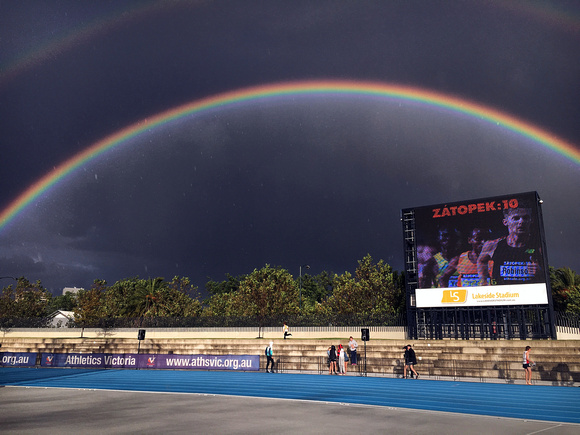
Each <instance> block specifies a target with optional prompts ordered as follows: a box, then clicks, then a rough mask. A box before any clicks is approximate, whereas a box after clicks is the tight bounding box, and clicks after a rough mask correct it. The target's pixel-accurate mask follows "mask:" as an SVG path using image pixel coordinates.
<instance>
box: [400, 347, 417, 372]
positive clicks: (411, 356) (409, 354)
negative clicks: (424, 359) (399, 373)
mask: <svg viewBox="0 0 580 435" xmlns="http://www.w3.org/2000/svg"><path fill="white" fill-rule="evenodd" d="M403 349H405V369H404V371H403V377H404V378H405V379H407V369H409V370H410V371H411V372H413V373H415V377H416V378H417V379H419V373H417V372H416V371H415V365H416V364H417V357H416V356H415V351H414V350H413V348H412V347H411V345H410V344H408V345H407V346H405V347H404V348H403ZM412 377H413V375H412V374H411V378H412Z"/></svg>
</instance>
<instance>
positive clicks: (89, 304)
mask: <svg viewBox="0 0 580 435" xmlns="http://www.w3.org/2000/svg"><path fill="white" fill-rule="evenodd" d="M106 289H107V282H106V281H104V280H99V279H96V280H95V281H94V282H93V285H92V286H91V288H90V289H89V290H80V291H79V293H78V295H77V306H76V307H75V308H74V309H73V311H74V316H75V323H76V324H77V325H79V326H81V327H83V328H84V327H90V326H95V325H96V324H97V322H98V321H99V320H100V319H101V318H103V317H105V315H106V310H105V307H104V300H105V291H106Z"/></svg>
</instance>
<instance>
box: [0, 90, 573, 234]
mask: <svg viewBox="0 0 580 435" xmlns="http://www.w3.org/2000/svg"><path fill="white" fill-rule="evenodd" d="M302 94H308V95H358V96H373V97H377V96H379V97H385V98H391V99H400V100H405V101H414V102H418V103H422V104H425V105H428V106H435V107H441V108H444V109H447V110H450V111H454V112H460V113H464V114H467V115H469V116H473V117H475V118H479V119H483V120H486V121H488V122H490V123H492V124H494V125H496V126H501V127H504V128H506V129H508V130H512V131H514V132H516V133H518V134H520V135H522V136H524V137H527V138H530V139H532V140H533V141H535V142H538V143H539V144H541V145H542V146H544V147H546V148H549V149H552V150H554V151H555V152H557V153H558V154H561V155H563V156H565V157H566V158H569V159H570V160H572V161H574V162H575V163H577V164H580V151H579V150H578V149H577V148H575V147H574V146H573V145H572V144H571V143H569V142H566V141H564V140H563V139H561V138H559V137H557V136H555V135H553V134H550V133H548V132H546V131H545V130H543V129H541V128H539V127H536V126H534V125H532V124H530V123H527V122H525V121H522V120H520V119H518V118H516V117H513V116H511V115H508V114H506V113H503V112H500V111H498V110H494V109H492V108H489V107H486V106H483V105H480V104H477V103H474V102H470V101H467V100H464V99H461V98H458V97H454V96H451V95H447V94H442V93H438V92H433V91H429V90H425V89H420V88H415V87H405V86H400V85H396V84H386V83H377V82H358V81H303V82H286V83H275V84H269V85H262V86H255V87H249V88H242V89H238V90H234V91H231V92H225V93H220V94H216V95H212V96H209V97H207V98H203V99H200V100H196V101H193V102H191V103H187V104H184V105H181V106H178V107H175V108H173V109H170V110H167V111H164V112H161V113H159V114H157V115H155V116H153V117H151V118H147V119H144V120H142V121H140V122H137V123H135V124H133V125H130V126H128V127H126V128H124V129H122V130H120V131H118V132H116V133H114V134H112V135H110V136H107V137H105V138H104V139H102V140H100V141H98V142H96V143H95V144H93V145H91V146H89V147H88V148H86V149H85V150H84V151H81V152H80V153H78V154H76V155H74V156H73V157H71V158H70V159H68V160H66V161H64V162H63V163H61V164H60V165H59V166H58V167H56V168H54V169H53V170H52V171H50V172H49V173H47V174H46V175H44V176H43V177H42V178H40V179H39V180H38V181H36V182H35V183H34V184H32V185H31V186H30V187H29V188H28V189H27V190H26V191H25V192H24V193H22V194H21V195H20V196H18V197H17V198H16V199H15V200H14V201H13V202H12V203H10V204H9V205H8V206H7V207H6V208H5V209H4V210H2V212H1V213H0V230H2V229H3V228H4V227H5V226H6V225H7V224H8V223H9V222H10V221H12V220H13V219H14V218H15V217H16V216H17V215H18V213H20V212H21V211H22V210H23V209H25V208H26V206H27V205H29V204H30V203H32V202H33V201H34V200H35V199H36V198H38V197H39V196H40V195H42V194H43V193H44V192H46V191H47V190H49V189H50V188H51V187H52V186H54V185H55V184H56V183H58V182H59V181H60V180H62V179H63V178H64V177H66V176H67V175H68V174H70V173H72V172H74V171H75V170H76V169H77V168H79V167H81V166H83V165H84V164H85V163H87V162H88V161H90V160H91V159H94V158H95V157H97V156H99V155H101V154H103V153H105V152H107V151H108V150H110V149H111V148H114V147H116V146H119V145H120V144H122V143H123V142H125V141H127V140H128V139H131V138H133V137H136V136H138V135H139V134H141V133H143V132H145V131H148V130H151V129H154V128H155V127H157V126H159V125H162V124H165V123H168V122H171V121H173V120H176V119H179V118H182V117H185V116H189V115H192V114H195V113H200V112H203V111H206V110H210V109H214V108H219V107H224V106H228V105H233V104H238V103H243V102H246V101H251V100H259V99H265V98H279V97H285V96H297V95H302Z"/></svg>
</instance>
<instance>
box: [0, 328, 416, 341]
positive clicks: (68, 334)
mask: <svg viewBox="0 0 580 435" xmlns="http://www.w3.org/2000/svg"><path fill="white" fill-rule="evenodd" d="M361 328H362V327H358V326H353V327H304V328H292V329H291V330H290V332H291V334H292V338H294V339H297V338H298V339H324V338H336V339H340V340H346V341H348V338H349V337H350V336H351V335H352V336H353V337H354V338H355V339H356V340H357V341H360V336H361ZM144 329H145V331H146V333H145V337H146V338H147V339H163V338H176V339H177V338H183V339H187V338H197V339H209V338H217V339H219V338H229V339H249V338H258V337H259V338H264V339H278V338H283V333H282V329H281V328H262V330H261V331H259V330H258V328H257V327H256V328H144ZM369 329H370V338H371V339H376V340H379V339H380V340H404V339H405V338H406V336H407V328H405V327H403V326H396V327H387V326H384V327H383V326H381V327H369ZM137 331H138V328H122V329H113V330H109V331H104V330H103V329H97V328H86V329H79V328H14V329H12V330H10V331H8V332H6V333H5V334H3V335H2V336H3V337H6V338H80V337H82V338H134V339H137Z"/></svg>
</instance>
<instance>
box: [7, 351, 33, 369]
mask: <svg viewBox="0 0 580 435" xmlns="http://www.w3.org/2000/svg"><path fill="white" fill-rule="evenodd" d="M35 364H36V353H35V352H0V367H31V366H34V365H35Z"/></svg>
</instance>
